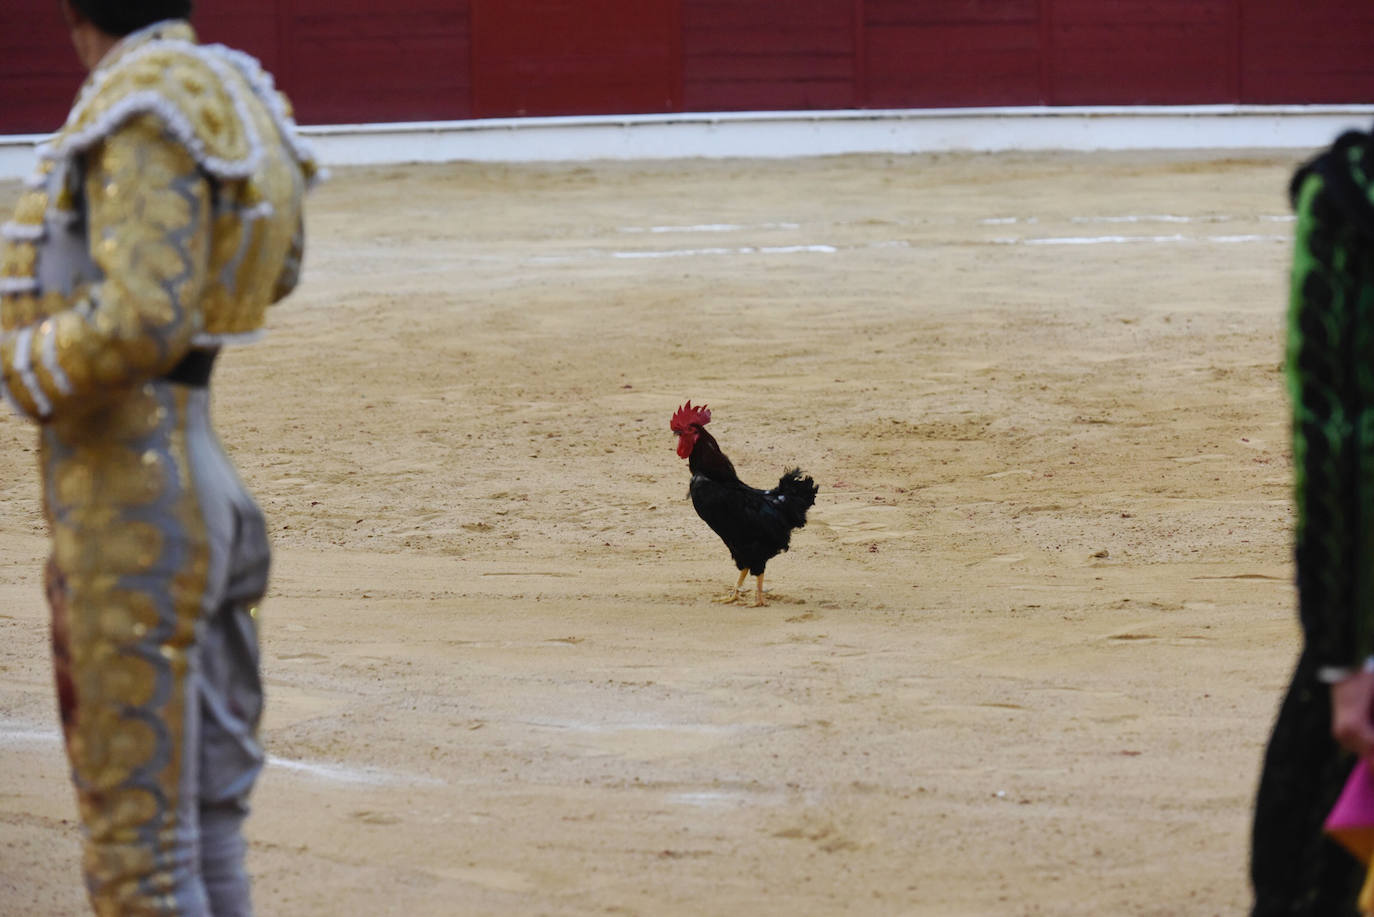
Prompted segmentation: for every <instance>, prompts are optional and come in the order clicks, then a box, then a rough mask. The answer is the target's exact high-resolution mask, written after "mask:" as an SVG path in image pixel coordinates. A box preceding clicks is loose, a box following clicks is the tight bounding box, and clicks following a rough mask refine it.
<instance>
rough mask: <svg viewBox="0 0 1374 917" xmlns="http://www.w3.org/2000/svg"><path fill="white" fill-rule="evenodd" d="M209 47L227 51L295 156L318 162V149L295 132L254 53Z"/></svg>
mask: <svg viewBox="0 0 1374 917" xmlns="http://www.w3.org/2000/svg"><path fill="white" fill-rule="evenodd" d="M209 47H210V48H213V49H214V50H215V51H217V52H218V53H220V54H222V55H224V57H225V59H227V60H228V61H229V63H231V64H233V65H234V67H235V69H237V70H238V72H239V74H240V75H241V76H242V77H243V79H244V82H246V83H247V84H248V87H249V88H250V89H252V90H253V95H255V96H257V97H258V99H259V100H260V101H261V102H262V104H263V105H265V106H266V107H267V111H268V113H269V114H271V115H272V120H273V121H275V122H276V125H277V131H278V133H280V134H281V136H282V139H283V140H285V141H286V144H287V145H288V146H289V147H291V151H292V152H293V153H294V154H295V155H296V159H297V160H298V161H300V162H311V163H313V162H315V161H316V160H315V151H314V150H313V149H312V148H311V146H310V144H309V143H307V142H306V141H305V140H303V139H302V138H301V136H300V134H299V133H297V132H296V122H295V121H294V120H293V119H292V118H291V116H290V115H288V114H287V113H286V103H285V102H283V101H282V97H281V93H279V92H277V87H276V83H274V82H273V80H272V74H270V73H268V72H267V71H266V70H264V69H263V66H262V63H261V61H259V60H258V59H257V58H256V57H253V56H252V55H251V54H246V53H244V52H243V51H239V50H236V49H234V48H227V47H225V46H224V45H210V46H209Z"/></svg>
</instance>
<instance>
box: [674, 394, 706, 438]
mask: <svg viewBox="0 0 1374 917" xmlns="http://www.w3.org/2000/svg"><path fill="white" fill-rule="evenodd" d="M710 422H711V409H710V408H708V407H706V405H704V404H699V405H697V406H696V407H693V406H692V402H691V401H690V400H688V402H687V403H686V404H684V405H683V406H682V407H680V408H678V409H677V413H676V414H674V415H673V419H672V421H670V422H669V424H668V425H669V426H670V427H672V428H673V432H674V433H678V432H682V433H685V432H687V431H688V430H690V429H691V428H692V425H693V424H696V425H697V426H699V427H704V426H706V425H707V424H708V423H710Z"/></svg>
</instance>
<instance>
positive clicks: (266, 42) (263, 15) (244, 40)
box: [195, 0, 289, 74]
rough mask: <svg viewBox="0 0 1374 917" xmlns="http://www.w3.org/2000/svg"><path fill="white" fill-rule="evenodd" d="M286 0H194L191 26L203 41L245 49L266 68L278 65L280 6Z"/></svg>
mask: <svg viewBox="0 0 1374 917" xmlns="http://www.w3.org/2000/svg"><path fill="white" fill-rule="evenodd" d="M286 2H289V0H280V2H279V0H196V4H195V27H196V32H197V33H198V34H199V36H200V40H201V41H203V42H207V43H210V42H213V43H217V44H223V45H228V46H229V47H231V48H237V49H238V50H240V51H245V52H247V53H249V54H251V55H253V56H254V57H256V58H257V59H258V60H259V61H261V62H262V65H263V66H264V67H266V68H267V69H268V71H269V72H271V73H273V74H276V73H277V71H278V70H279V69H280V66H281V57H280V53H279V52H280V48H281V42H280V40H279V39H280V34H279V32H280V30H279V28H278V26H279V24H280V22H281V21H282V18H281V17H282V9H281V7H282V6H283V5H284V4H285V3H286Z"/></svg>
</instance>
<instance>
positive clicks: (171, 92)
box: [0, 21, 316, 421]
mask: <svg viewBox="0 0 1374 917" xmlns="http://www.w3.org/2000/svg"><path fill="white" fill-rule="evenodd" d="M38 154H39V166H38V169H37V171H36V173H35V174H34V176H33V177H32V178H31V179H30V180H29V181H28V183H27V185H26V188H25V191H24V193H23V195H22V197H21V198H20V201H19V204H18V206H17V208H16V211H15V215H14V218H13V220H11V221H10V222H8V223H6V224H4V226H3V227H2V228H0V235H3V239H4V248H3V252H0V328H3V334H0V372H2V373H3V379H2V383H3V384H0V393H3V394H4V395H5V396H6V397H8V398H9V399H10V401H11V402H12V404H13V405H14V406H15V407H16V408H17V409H18V410H19V411H21V412H22V413H24V414H26V415H28V416H29V417H32V418H35V419H37V420H40V421H41V420H46V419H48V418H50V417H57V416H61V415H62V414H63V413H64V412H68V411H70V410H72V409H73V408H75V407H78V406H83V407H84V406H85V405H88V404H90V403H92V402H98V401H99V400H100V399H101V396H102V395H104V394H106V393H114V392H118V391H120V390H121V389H126V388H128V387H129V386H132V385H136V384H139V383H141V382H143V381H145V380H147V379H150V378H154V377H157V376H159V375H161V374H163V373H165V372H166V371H167V370H168V369H170V368H171V367H172V366H174V365H175V364H176V363H177V362H178V361H179V360H180V359H181V358H182V357H183V356H184V355H185V354H186V353H187V351H188V350H189V349H190V348H192V347H205V348H213V347H218V346H220V345H222V344H225V343H230V342H233V341H236V340H240V339H243V338H245V337H248V336H252V335H253V334H254V333H256V332H258V331H260V329H261V328H262V324H263V318H264V313H265V311H266V309H267V306H268V305H270V304H271V303H273V302H276V301H277V300H279V299H281V298H282V297H283V296H285V295H286V294H287V293H289V292H290V291H291V289H292V288H293V287H294V286H295V283H296V279H297V276H298V273H299V267H300V258H301V249H302V244H303V232H302V224H301V202H302V198H303V196H304V191H305V188H306V185H307V184H308V183H309V182H311V181H312V180H313V178H314V177H315V175H316V166H315V162H314V158H313V157H312V156H311V154H310V152H309V151H308V149H307V148H306V147H305V146H304V144H303V143H302V142H301V141H300V140H299V139H298V138H297V137H296V131H295V125H294V123H293V122H292V119H291V114H290V109H289V106H288V104H287V102H286V100H285V99H284V98H283V97H282V96H281V95H280V94H279V93H277V92H276V90H275V89H274V88H273V85H272V79H271V77H270V76H269V75H268V74H267V73H265V72H264V71H263V69H262V68H261V67H260V66H259V64H258V62H257V61H256V60H254V59H253V58H251V57H249V56H248V55H246V54H243V53H242V52H239V51H234V50H231V49H228V48H225V47H223V46H218V45H212V46H211V45H199V44H197V43H196V39H195V33H194V31H193V30H192V29H191V26H190V25H189V24H187V23H185V22H182V21H169V22H163V23H158V24H156V25H154V26H150V27H148V28H147V29H144V30H141V31H140V32H136V33H134V34H133V35H130V36H128V37H126V38H125V39H124V40H123V41H121V42H120V44H118V45H116V46H115V48H114V49H112V50H111V51H110V53H109V54H107V55H106V57H105V59H104V60H102V61H101V62H100V64H99V65H98V66H97V67H96V69H95V70H93V71H92V73H91V75H90V77H89V78H88V79H87V80H86V83H85V84H84V85H83V87H82V90H81V92H80V94H79V96H78V97H77V101H76V103H75V105H74V106H73V108H72V111H71V114H70V116H69V117H68V118H67V122H66V123H65V124H64V125H63V127H62V128H61V130H59V131H58V132H57V133H56V134H55V135H54V136H53V137H52V138H51V140H50V141H48V142H47V143H45V144H44V145H43V146H41V147H40V148H39V151H38Z"/></svg>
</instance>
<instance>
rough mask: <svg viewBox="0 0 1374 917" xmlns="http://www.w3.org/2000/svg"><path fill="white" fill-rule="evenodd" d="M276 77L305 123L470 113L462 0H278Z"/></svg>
mask: <svg viewBox="0 0 1374 917" xmlns="http://www.w3.org/2000/svg"><path fill="white" fill-rule="evenodd" d="M283 6H285V7H286V8H287V10H288V12H287V14H286V19H285V21H284V22H283V24H282V30H281V35H282V39H281V40H282V42H283V49H284V50H283V52H282V54H281V60H280V64H279V67H278V74H277V76H278V80H279V82H280V83H281V85H282V87H283V88H284V89H285V90H286V91H287V93H288V94H289V95H290V96H291V98H292V101H293V102H294V103H295V106H296V116H297V119H298V120H299V121H301V122H302V123H306V124H320V123H355V122H366V121H425V120H439V119H450V118H463V117H467V116H468V115H470V114H471V113H472V105H471V65H470V61H469V56H468V55H469V47H470V34H469V22H470V18H469V17H470V10H469V3H468V0H388V2H387V4H386V6H385V8H384V9H378V8H377V5H376V4H375V3H373V2H372V0H285V2H284V3H283Z"/></svg>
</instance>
